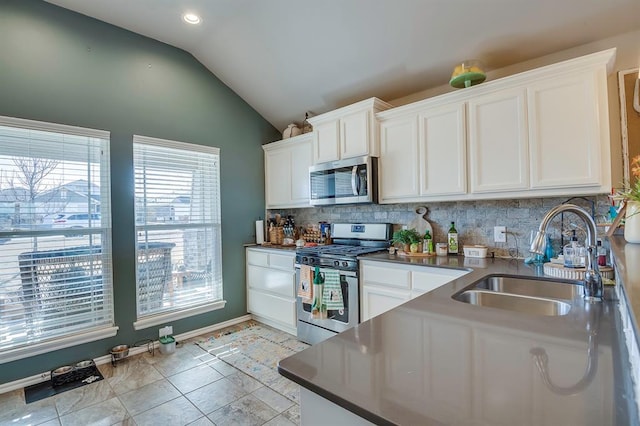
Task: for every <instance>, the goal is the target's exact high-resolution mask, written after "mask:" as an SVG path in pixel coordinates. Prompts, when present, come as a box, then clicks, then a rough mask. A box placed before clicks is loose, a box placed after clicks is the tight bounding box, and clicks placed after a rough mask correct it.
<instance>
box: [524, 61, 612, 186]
mask: <svg viewBox="0 0 640 426" xmlns="http://www.w3.org/2000/svg"><path fill="white" fill-rule="evenodd" d="M527 100H528V116H529V140H530V144H531V167H532V169H531V176H532V182H531V186H532V187H533V188H555V187H570V186H589V185H597V184H598V183H599V181H600V173H601V171H600V163H601V161H600V140H599V135H600V120H601V118H600V117H599V116H598V99H597V89H596V80H595V78H594V74H593V72H584V73H580V74H572V75H571V76H566V77H564V78H556V79H549V80H545V81H542V82H538V83H535V84H532V85H530V86H529V87H528V89H527Z"/></svg>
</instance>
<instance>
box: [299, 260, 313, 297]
mask: <svg viewBox="0 0 640 426" xmlns="http://www.w3.org/2000/svg"><path fill="white" fill-rule="evenodd" d="M312 283H313V278H312V275H311V267H310V266H309V265H300V285H299V286H298V296H299V297H300V298H301V299H302V302H303V303H312V302H313V285H312Z"/></svg>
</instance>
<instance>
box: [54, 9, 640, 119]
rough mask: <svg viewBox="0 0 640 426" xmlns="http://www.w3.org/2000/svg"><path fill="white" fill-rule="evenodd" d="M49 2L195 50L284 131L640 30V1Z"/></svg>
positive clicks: (211, 67) (243, 96)
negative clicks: (310, 115)
mask: <svg viewBox="0 0 640 426" xmlns="http://www.w3.org/2000/svg"><path fill="white" fill-rule="evenodd" d="M47 1H48V2H49V3H52V4H55V5H58V6H61V7H64V8H67V9H70V10H73V11H76V12H79V13H82V14H85V15H88V16H91V17H93V18H96V19H99V20H101V21H104V22H108V23H110V24H113V25H116V26H118V27H122V28H125V29H127V30H130V31H133V32H136V33H139V34H142V35H145V36H148V37H151V38H154V39H156V40H159V41H162V42H164V43H167V44H170V45H173V46H176V47H178V48H181V49H184V50H186V51H188V52H190V53H191V54H192V55H193V56H194V57H195V58H197V59H198V60H199V61H200V62H202V63H203V64H204V65H205V66H206V67H207V68H209V69H210V70H211V72H212V73H213V74H215V75H216V76H217V77H218V78H220V79H221V80H222V81H223V82H224V83H225V84H227V85H228V86H229V87H230V88H231V89H232V90H234V91H235V92H236V93H237V94H238V95H239V96H241V97H242V98H243V99H244V100H245V101H246V102H248V103H249V104H250V105H251V106H252V107H253V108H255V109H256V110H257V111H258V112H259V113H260V114H261V115H262V116H263V117H265V118H266V119H267V120H268V121H269V122H271V123H272V124H273V125H274V126H275V127H276V128H278V129H283V128H285V127H286V125H287V124H288V123H290V122H298V123H299V122H301V121H302V120H303V119H304V113H305V111H312V112H314V113H316V114H318V113H323V112H326V111H329V110H331V109H334V108H337V107H340V106H344V105H347V104H349V103H351V102H355V101H358V100H361V99H364V98H368V97H372V96H377V97H379V98H382V99H384V100H391V99H396V98H400V97H402V96H406V95H409V94H411V93H415V92H418V91H421V90H425V89H428V88H432V87H436V86H440V85H443V84H446V83H447V82H448V81H449V78H450V75H451V71H452V69H453V67H454V66H455V65H456V63H457V62H459V61H462V60H465V59H470V58H478V59H481V60H482V61H483V62H484V63H485V65H486V67H487V69H488V70H492V69H498V68H502V67H504V66H507V65H511V64H515V63H519V62H523V61H525V60H528V59H532V58H537V57H540V56H543V55H546V54H549V53H553V52H557V51H560V50H564V49H568V48H571V47H575V46H579V45H582V44H586V43H589V42H592V41H596V40H601V39H603V38H607V37H610V36H614V35H618V34H622V33H626V32H629V31H634V30H637V29H640V0H533V1H532V0H315V1H311V0H47ZM188 11H189V12H194V13H197V14H198V15H200V16H201V18H202V22H201V23H200V24H198V25H188V24H186V23H185V22H184V21H183V20H182V15H183V14H184V13H185V12H188Z"/></svg>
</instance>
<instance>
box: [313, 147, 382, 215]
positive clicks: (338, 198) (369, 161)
mask: <svg viewBox="0 0 640 426" xmlns="http://www.w3.org/2000/svg"><path fill="white" fill-rule="evenodd" d="M309 184H310V188H311V197H310V198H311V200H310V202H311V205H314V206H317V205H327V204H354V203H377V202H378V159H377V158H375V157H367V156H365V157H356V158H349V159H346V160H339V161H331V162H329V163H322V164H316V165H315V166H311V167H309Z"/></svg>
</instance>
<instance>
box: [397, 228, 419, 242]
mask: <svg viewBox="0 0 640 426" xmlns="http://www.w3.org/2000/svg"><path fill="white" fill-rule="evenodd" d="M421 241H422V236H421V235H420V234H419V233H418V231H416V230H415V229H400V230H398V231H396V232H394V233H393V239H392V240H391V242H392V243H394V244H402V245H406V244H412V243H414V244H415V243H419V242H421Z"/></svg>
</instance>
